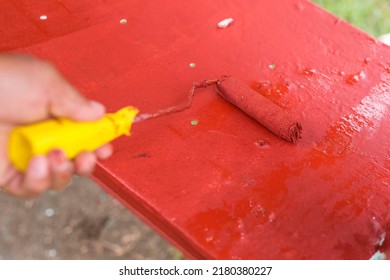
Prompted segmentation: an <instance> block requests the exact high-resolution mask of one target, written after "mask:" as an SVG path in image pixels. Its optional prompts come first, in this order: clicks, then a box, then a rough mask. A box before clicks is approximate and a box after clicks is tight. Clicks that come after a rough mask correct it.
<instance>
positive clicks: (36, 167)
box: [29, 156, 49, 179]
mask: <svg viewBox="0 0 390 280" xmlns="http://www.w3.org/2000/svg"><path fill="white" fill-rule="evenodd" d="M29 172H31V176H32V177H34V178H36V179H43V178H46V177H47V176H49V165H48V161H47V159H46V158H45V157H44V156H36V157H34V158H33V159H32V160H31V162H30V165H29Z"/></svg>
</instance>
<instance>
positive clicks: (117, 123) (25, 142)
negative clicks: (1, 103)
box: [8, 107, 138, 172]
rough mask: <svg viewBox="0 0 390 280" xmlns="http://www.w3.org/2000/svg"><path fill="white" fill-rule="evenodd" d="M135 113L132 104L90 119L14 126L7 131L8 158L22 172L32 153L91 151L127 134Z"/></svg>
mask: <svg viewBox="0 0 390 280" xmlns="http://www.w3.org/2000/svg"><path fill="white" fill-rule="evenodd" d="M137 114H138V110H137V109H136V108H133V107H125V108H122V109H120V110H119V111H117V112H116V113H112V114H106V115H105V116H104V117H103V118H101V119H100V120H97V121H93V122H76V121H72V120H70V119H65V118H59V119H53V120H48V121H44V122H41V123H35V124H32V125H26V126H19V127H16V128H14V129H13V130H12V131H11V135H10V140H9V146H8V154H9V158H10V160H11V162H12V163H13V165H14V166H15V167H16V169H18V170H19V171H22V172H24V171H25V170H26V169H27V166H28V163H29V162H30V160H31V158H32V157H34V156H36V155H46V154H48V153H49V152H50V151H51V150H53V149H61V150H62V151H63V152H64V153H65V155H66V157H67V158H68V159H73V158H75V157H76V155H78V154H79V153H80V152H82V151H94V150H96V149H97V148H99V147H101V146H103V145H104V144H107V143H109V142H111V141H112V140H114V139H115V138H117V137H119V136H121V135H123V134H125V135H130V129H131V125H132V124H133V121H134V118H135V116H136V115H137Z"/></svg>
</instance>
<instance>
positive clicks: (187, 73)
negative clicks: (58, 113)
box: [0, 0, 390, 259]
mask: <svg viewBox="0 0 390 280" xmlns="http://www.w3.org/2000/svg"><path fill="white" fill-rule="evenodd" d="M48 2H50V3H48ZM112 2H115V4H113V3H112ZM0 5H1V10H2V12H1V13H0V14H1V15H0V20H1V22H2V26H1V27H0V33H1V39H0V49H1V50H15V51H22V52H28V53H31V54H34V55H37V56H39V57H42V58H45V59H48V60H51V61H53V62H54V63H55V64H56V65H57V66H58V67H59V68H60V69H61V71H62V72H63V73H64V74H65V75H66V76H67V77H68V78H69V80H70V81H71V82H73V83H74V84H75V85H76V86H77V87H78V88H79V89H80V90H81V91H82V92H84V93H85V94H86V95H87V96H89V97H93V98H95V99H97V100H99V101H101V102H104V103H105V104H106V105H107V107H108V109H109V110H110V111H113V110H116V109H119V108H120V107H123V106H125V105H134V106H137V107H139V109H141V111H143V112H153V111H155V110H157V109H160V108H165V107H168V106H171V105H175V104H178V103H180V102H184V101H185V99H186V96H187V94H188V90H189V89H190V87H191V85H192V83H193V82H194V81H199V80H203V79H213V78H218V77H220V76H221V75H222V74H230V75H233V76H235V77H237V78H238V79H240V80H241V81H243V82H244V83H246V84H247V85H249V86H252V88H254V89H256V90H258V91H259V92H261V93H262V94H265V95H266V96H267V98H269V99H271V100H273V101H274V102H275V103H277V104H278V105H279V106H281V107H283V108H286V109H288V110H289V111H291V112H292V113H293V114H294V116H295V117H296V119H297V120H298V121H299V123H301V124H302V127H303V134H302V139H301V140H300V141H298V143H297V144H296V145H293V144H289V143H287V142H286V141H283V140H281V139H280V138H278V137H276V136H275V135H274V134H272V133H270V132H269V131H268V130H267V129H265V128H264V127H262V126H261V125H259V124H258V123H257V122H255V121H254V120H252V119H251V118H250V117H248V116H247V115H245V114H243V113H242V111H240V110H239V109H237V108H236V107H234V106H232V105H231V104H230V103H228V102H227V101H225V100H224V99H223V98H221V97H220V96H218V94H216V93H215V91H214V89H213V88H207V89H202V90H199V91H198V92H197V94H196V96H195V99H194V103H193V106H192V107H191V108H190V109H188V110H186V111H183V112H181V113H177V114H175V115H169V116H164V117H161V118H157V119H154V120H149V121H145V122H143V123H139V124H136V125H134V127H133V135H132V136H131V137H130V138H125V137H123V138H120V139H118V140H117V141H115V142H114V143H115V148H116V153H115V155H114V156H113V157H112V158H111V159H109V160H107V161H105V162H102V163H100V164H99V167H98V170H97V171H96V173H95V175H94V176H95V178H96V179H97V180H99V181H100V182H102V183H103V184H104V185H105V186H106V187H107V189H108V190H110V191H111V192H112V193H114V194H115V195H116V196H118V197H119V198H120V199H121V200H122V201H123V202H124V203H125V204H127V205H128V206H129V207H131V208H132V209H133V210H134V211H135V212H137V213H138V214H139V215H140V216H142V217H144V218H145V220H147V221H148V222H149V223H150V224H152V225H153V226H154V227H155V228H157V229H158V230H159V231H160V232H162V234H164V235H165V236H166V237H167V238H169V239H170V240H172V241H173V242H174V243H175V244H176V245H177V246H179V247H180V248H182V249H183V250H184V251H185V252H186V253H187V254H188V255H190V256H192V257H195V258H218V259H225V258H229V259H230V258H243V259H252V258H255V259H262V258H265V259H275V258H276V259H322V258H325V259H368V258H370V257H371V256H372V255H373V254H374V253H375V252H376V251H377V250H381V251H382V252H385V253H387V255H388V256H389V255H390V241H389V240H390V160H389V156H390V150H389V149H390V148H389V147H390V145H389V136H390V132H389V131H390V49H389V48H388V47H385V46H383V45H381V44H379V43H377V42H376V41H375V40H374V39H373V38H371V37H369V36H368V35H366V34H364V33H362V32H361V31H359V30H357V29H355V28H353V27H352V26H350V25H348V24H347V23H345V22H343V21H340V20H338V19H337V18H335V17H333V16H331V15H329V14H328V13H326V12H324V11H323V10H321V9H319V8H318V7H315V6H313V5H312V4H310V3H309V2H306V1H300V0H297V1H293V0H263V1H258V0H245V1H233V0H231V1H230V0H215V1H208V0H197V1H185V3H184V2H183V1H179V0H170V1H141V0H133V1H129V0H118V1H111V2H109V1H92V2H91V1H86V0H77V1H74V0H62V1H27V0H24V1H20V0H18V1H16V0H15V1H5V0H2V1H1V3H0ZM42 14H45V15H47V17H48V18H47V20H46V21H41V20H39V16H40V15H42ZM228 17H232V18H233V19H234V22H233V23H232V24H231V25H230V26H229V27H228V28H226V29H218V28H217V23H218V22H219V21H220V20H222V19H224V18H228ZM122 18H125V19H127V24H120V23H119V21H120V19H122ZM190 63H196V67H194V68H191V67H189V64H190ZM272 64H275V65H273V66H271V67H269V65H272ZM274 66H275V67H274ZM195 119H196V120H198V125H191V123H190V122H191V120H195ZM142 153H145V154H146V156H145V154H144V156H139V155H140V154H142Z"/></svg>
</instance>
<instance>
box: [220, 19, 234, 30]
mask: <svg viewBox="0 0 390 280" xmlns="http://www.w3.org/2000/svg"><path fill="white" fill-rule="evenodd" d="M233 21H234V20H233V19H232V18H225V19H224V20H221V21H220V22H218V24H217V26H218V28H227V27H228V26H229V25H230V24H232V23H233Z"/></svg>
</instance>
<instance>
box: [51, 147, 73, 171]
mask: <svg viewBox="0 0 390 280" xmlns="http://www.w3.org/2000/svg"><path fill="white" fill-rule="evenodd" d="M49 157H50V161H51V163H52V165H53V168H54V169H55V170H56V171H65V170H67V169H68V168H69V164H68V160H67V159H66V157H65V154H64V152H63V151H61V150H53V151H51V152H50V154H49Z"/></svg>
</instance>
